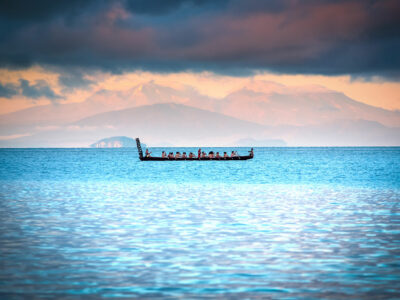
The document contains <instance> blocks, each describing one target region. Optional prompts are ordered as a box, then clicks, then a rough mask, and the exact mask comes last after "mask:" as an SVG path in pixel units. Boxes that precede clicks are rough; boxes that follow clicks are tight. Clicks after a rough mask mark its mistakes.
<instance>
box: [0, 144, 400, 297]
mask: <svg viewBox="0 0 400 300" xmlns="http://www.w3.org/2000/svg"><path fill="white" fill-rule="evenodd" d="M177 150H178V149H167V151H177ZM179 150H182V148H180V149H179ZM185 150H186V151H196V153H197V149H190V148H186V149H185ZM205 150H208V149H205ZM214 150H216V149H214ZM217 150H219V151H224V150H225V151H226V150H231V149H223V148H220V149H217ZM247 150H248V149H238V151H239V153H241V154H245V153H246V151H247ZM152 151H153V153H159V152H160V151H161V149H153V150H152ZM399 202H400V148H398V147H396V148H256V149H255V159H253V160H250V161H229V162H217V161H204V162H140V161H139V160H138V158H137V151H136V150H135V149H104V150H102V149H1V150H0V298H10V299H20V298H21V299H23V298H33V297H38V298H57V299H63V298H65V299H73V298H85V299H93V298H99V297H104V298H107V297H115V298H123V297H128V298H134V297H137V298H167V299H168V298H171V299H175V298H183V299H187V298H230V299H245V298H250V299H257V298H260V299H261V298H263V299H264V298H282V299H321V298H331V299H345V298H346V299H347V298H370V299H387V298H393V299H395V298H399V297H400V288H399V282H400V208H399Z"/></svg>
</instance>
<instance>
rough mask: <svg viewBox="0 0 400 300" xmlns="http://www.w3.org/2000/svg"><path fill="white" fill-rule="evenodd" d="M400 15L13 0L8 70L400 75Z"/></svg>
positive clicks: (292, 1)
mask: <svg viewBox="0 0 400 300" xmlns="http://www.w3.org/2000/svg"><path fill="white" fill-rule="evenodd" d="M33 3H35V5H36V6H35V5H33ZM34 6H35V7H34ZM18 7H20V8H21V9H18ZM399 15H400V2H399V1H397V0H381V1H372V0H349V1H344V0H338V1H333V0H325V1H324V0H323V1H316V0H309V1H299V0H271V1H262V0H247V1H239V0H224V1H211V0H170V1H168V0H155V1H144V0H136V1H135V0H114V1H93V2H91V1H85V2H84V4H82V2H81V1H35V2H31V1H22V0H18V1H12V2H11V1H9V2H7V1H3V2H1V4H0V28H1V29H0V66H3V67H12V68H17V67H22V68H24V67H27V66H30V65H32V64H41V65H48V66H57V67H59V68H64V67H69V68H71V67H74V66H75V67H79V68H81V69H82V68H92V69H103V70H108V71H113V72H122V71H128V70H135V69H145V70H153V71H179V70H194V71H201V70H211V71H215V72H223V73H233V72H235V73H236V74H237V73H240V72H254V71H260V70H270V71H275V72H284V73H314V74H328V75H331V74H332V75H333V74H350V75H353V76H374V75H380V76H388V77H390V78H393V79H399V73H400V71H399V70H400V18H398V16H399ZM5 28H8V29H5ZM73 80H74V78H73V77H65V76H64V77H62V78H60V83H62V84H64V85H65V86H68V85H74V84H76V83H79V82H75V83H73V82H72V81H73Z"/></svg>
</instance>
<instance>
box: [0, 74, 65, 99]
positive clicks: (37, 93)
mask: <svg viewBox="0 0 400 300" xmlns="http://www.w3.org/2000/svg"><path fill="white" fill-rule="evenodd" d="M16 95H22V96H25V97H27V98H30V99H38V98H42V97H45V98H47V99H50V100H59V99H62V98H63V97H62V96H60V95H58V94H56V93H55V92H54V91H53V90H52V89H51V88H50V86H49V85H48V84H47V82H45V81H43V80H38V81H36V82H35V83H34V84H31V83H30V82H29V81H28V80H25V79H20V80H19V85H17V84H15V85H14V84H1V83H0V98H12V97H14V96H16Z"/></svg>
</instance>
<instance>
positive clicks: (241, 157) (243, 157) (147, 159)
mask: <svg viewBox="0 0 400 300" xmlns="http://www.w3.org/2000/svg"><path fill="white" fill-rule="evenodd" d="M252 158H253V157H252V156H250V155H246V156H237V157H227V158H215V157H214V158H209V157H205V158H200V159H199V158H197V157H196V158H163V157H142V158H140V160H141V161H175V160H176V161H181V160H188V161H204V160H216V161H226V160H248V159H252Z"/></svg>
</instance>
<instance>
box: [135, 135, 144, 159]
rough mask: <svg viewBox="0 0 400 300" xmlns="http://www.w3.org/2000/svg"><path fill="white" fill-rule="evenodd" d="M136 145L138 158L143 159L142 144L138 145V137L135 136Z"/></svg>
mask: <svg viewBox="0 0 400 300" xmlns="http://www.w3.org/2000/svg"><path fill="white" fill-rule="evenodd" d="M136 146H137V150H138V152H139V158H140V160H143V151H142V146H141V145H140V140H139V138H136Z"/></svg>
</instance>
